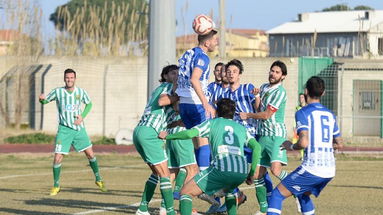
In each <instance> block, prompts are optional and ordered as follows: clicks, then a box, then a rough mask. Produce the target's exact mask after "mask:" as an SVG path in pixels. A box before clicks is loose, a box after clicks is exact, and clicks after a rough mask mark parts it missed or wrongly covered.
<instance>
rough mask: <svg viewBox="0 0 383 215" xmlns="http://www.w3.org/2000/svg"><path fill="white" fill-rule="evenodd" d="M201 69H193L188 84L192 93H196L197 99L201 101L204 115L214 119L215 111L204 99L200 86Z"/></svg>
mask: <svg viewBox="0 0 383 215" xmlns="http://www.w3.org/2000/svg"><path fill="white" fill-rule="evenodd" d="M202 72H203V71H202V69H200V68H199V67H195V68H194V69H193V73H192V76H191V79H190V82H191V84H192V86H193V88H194V91H195V92H196V94H197V96H198V98H199V99H200V100H201V103H202V105H203V107H204V109H205V111H206V115H207V116H208V117H211V118H214V117H215V109H214V108H213V107H212V106H211V105H210V104H209V101H208V100H207V99H206V96H205V94H204V93H203V91H202V86H201V82H200V78H201V75H202Z"/></svg>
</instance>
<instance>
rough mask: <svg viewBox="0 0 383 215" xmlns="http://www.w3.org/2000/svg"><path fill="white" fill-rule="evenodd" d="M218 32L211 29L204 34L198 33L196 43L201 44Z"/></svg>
mask: <svg viewBox="0 0 383 215" xmlns="http://www.w3.org/2000/svg"><path fill="white" fill-rule="evenodd" d="M217 33H218V32H217V31H216V30H214V29H213V30H211V31H210V32H209V33H207V34H204V35H198V43H199V44H203V43H204V42H206V40H209V39H211V38H212V37H213V36H214V35H216V34H217Z"/></svg>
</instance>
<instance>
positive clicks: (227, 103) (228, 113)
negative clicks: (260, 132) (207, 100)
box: [217, 98, 235, 119]
mask: <svg viewBox="0 0 383 215" xmlns="http://www.w3.org/2000/svg"><path fill="white" fill-rule="evenodd" d="M234 113H235V102H234V101H233V100H231V99H227V98H223V99H220V100H218V103H217V114H218V117H223V118H226V119H233V118H234Z"/></svg>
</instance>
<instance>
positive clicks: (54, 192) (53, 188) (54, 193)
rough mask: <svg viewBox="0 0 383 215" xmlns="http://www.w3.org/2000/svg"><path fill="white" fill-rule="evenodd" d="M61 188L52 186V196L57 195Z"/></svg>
mask: <svg viewBox="0 0 383 215" xmlns="http://www.w3.org/2000/svg"><path fill="white" fill-rule="evenodd" d="M60 190H61V188H60V187H52V189H51V192H50V194H49V195H50V196H55V195H57V194H58V193H59V192H60Z"/></svg>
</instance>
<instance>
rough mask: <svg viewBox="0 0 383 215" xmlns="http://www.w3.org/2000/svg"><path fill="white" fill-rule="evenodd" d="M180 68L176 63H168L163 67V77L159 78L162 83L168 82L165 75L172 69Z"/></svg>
mask: <svg viewBox="0 0 383 215" xmlns="http://www.w3.org/2000/svg"><path fill="white" fill-rule="evenodd" d="M178 69H179V67H178V66H177V65H175V64H171V65H167V66H165V67H164V68H162V72H161V79H160V80H159V82H161V83H163V82H166V79H165V75H167V74H168V73H169V72H170V71H173V70H178Z"/></svg>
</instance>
